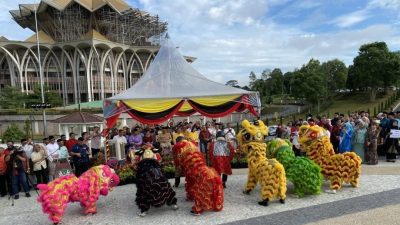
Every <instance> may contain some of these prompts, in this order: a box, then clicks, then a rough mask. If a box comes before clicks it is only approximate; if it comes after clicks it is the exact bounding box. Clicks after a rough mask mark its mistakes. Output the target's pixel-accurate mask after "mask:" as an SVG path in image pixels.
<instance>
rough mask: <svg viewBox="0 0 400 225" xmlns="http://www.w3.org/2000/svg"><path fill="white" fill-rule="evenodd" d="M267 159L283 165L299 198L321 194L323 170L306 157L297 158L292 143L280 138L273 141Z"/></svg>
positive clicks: (270, 143)
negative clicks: (274, 159) (269, 158)
mask: <svg viewBox="0 0 400 225" xmlns="http://www.w3.org/2000/svg"><path fill="white" fill-rule="evenodd" d="M267 157H271V158H276V159H277V160H278V161H279V162H280V163H282V165H283V167H285V172H286V178H287V179H288V180H290V181H291V182H292V183H293V184H294V193H295V194H296V195H297V196H299V197H304V195H305V194H319V193H321V186H322V175H321V168H320V167H319V166H318V165H317V164H316V163H315V162H313V161H312V160H310V159H308V158H306V157H296V156H295V154H294V152H293V150H292V146H291V144H290V142H288V141H287V140H283V139H280V138H277V139H274V140H272V141H271V142H269V143H268V145H267Z"/></svg>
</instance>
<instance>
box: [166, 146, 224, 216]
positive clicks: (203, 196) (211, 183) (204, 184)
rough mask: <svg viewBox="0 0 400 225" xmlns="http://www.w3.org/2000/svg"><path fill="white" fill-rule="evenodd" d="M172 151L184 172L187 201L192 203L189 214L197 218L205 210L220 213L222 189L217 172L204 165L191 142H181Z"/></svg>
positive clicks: (222, 202)
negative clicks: (176, 153) (175, 153)
mask: <svg viewBox="0 0 400 225" xmlns="http://www.w3.org/2000/svg"><path fill="white" fill-rule="evenodd" d="M174 149H175V151H176V152H178V155H177V158H178V160H179V165H180V166H181V167H182V169H183V171H184V172H185V178H186V186H185V187H186V193H187V199H188V200H193V201H194V205H193V207H192V210H191V211H190V212H191V214H192V215H196V216H198V215H200V214H201V213H202V212H203V211H206V210H214V211H221V210H222V208H223V206H224V188H223V186H222V180H221V177H220V176H219V174H218V173H217V171H216V170H215V169H214V168H211V167H208V166H207V165H206V162H205V159H204V156H203V155H202V153H201V152H199V151H198V148H197V146H196V145H194V144H193V143H192V142H189V141H181V142H179V143H177V144H176V145H175V146H174Z"/></svg>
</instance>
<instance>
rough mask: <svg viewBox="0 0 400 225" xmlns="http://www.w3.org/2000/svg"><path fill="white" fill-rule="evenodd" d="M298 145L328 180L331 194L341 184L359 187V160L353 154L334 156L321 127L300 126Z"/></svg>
mask: <svg viewBox="0 0 400 225" xmlns="http://www.w3.org/2000/svg"><path fill="white" fill-rule="evenodd" d="M299 143H300V144H301V146H302V147H303V148H304V149H305V150H306V152H307V156H308V157H309V158H310V159H311V160H313V161H314V162H316V163H317V164H318V165H319V166H320V167H321V172H322V175H323V176H324V177H325V178H327V179H329V180H330V182H331V189H332V193H336V191H337V190H339V189H340V188H341V186H342V183H343V182H345V183H350V184H351V185H352V186H353V187H357V186H358V185H359V182H360V175H361V158H360V157H359V156H358V155H357V154H355V153H354V152H346V153H343V154H335V152H334V150H333V147H332V144H331V142H330V140H329V137H328V136H326V134H325V132H324V130H323V128H322V127H319V126H317V125H313V126H310V125H303V126H301V127H300V130H299Z"/></svg>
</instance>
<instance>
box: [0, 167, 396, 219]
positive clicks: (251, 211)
mask: <svg viewBox="0 0 400 225" xmlns="http://www.w3.org/2000/svg"><path fill="white" fill-rule="evenodd" d="M246 174H247V169H237V170H234V175H233V176H231V177H229V180H228V187H227V189H225V190H226V191H225V205H224V210H223V211H222V212H206V213H204V214H203V215H201V216H198V217H194V216H191V215H190V214H189V211H190V208H191V205H192V203H191V202H188V201H185V191H184V188H183V186H180V187H179V188H177V189H176V192H177V197H178V204H179V207H180V208H179V209H178V210H177V211H174V210H172V209H170V208H168V207H167V206H165V207H162V208H159V209H154V208H152V209H151V210H150V211H149V213H148V215H147V216H146V217H144V218H141V217H139V216H137V212H138V209H137V206H136V205H135V193H136V186H135V185H134V184H131V185H125V186H121V187H117V188H116V189H115V190H114V191H113V192H112V193H111V194H110V195H109V196H107V197H101V198H100V200H99V201H98V213H97V214H95V215H90V216H84V215H83V214H81V208H80V206H79V204H78V203H73V204H70V205H69V206H68V208H67V212H66V214H65V216H64V218H63V224H74V225H89V224H102V225H111V224H139V225H140V224H143V225H144V224H146V225H148V224H160V225H161V224H171V225H172V224H174V225H179V224H182V225H183V224H193V225H195V224H232V225H235V224H241V225H244V224H400V221H399V220H400V219H399V218H398V216H397V215H398V213H396V212H399V209H400V198H399V196H400V162H396V163H386V162H383V161H380V164H379V165H377V166H369V165H365V166H363V173H362V177H361V186H360V187H359V188H352V187H350V186H348V185H344V186H343V188H342V189H341V190H340V191H339V192H338V193H337V194H336V195H334V194H328V193H321V194H320V195H318V196H307V197H305V198H300V199H299V198H296V197H295V196H293V195H291V193H292V190H293V186H292V185H291V184H290V183H289V186H288V193H287V194H288V197H287V200H286V204H284V205H282V204H280V203H279V202H278V201H273V202H271V204H270V205H269V206H268V207H262V206H259V205H258V204H257V201H259V200H260V190H259V188H257V189H256V190H255V191H254V192H253V193H252V194H251V195H250V196H247V195H243V194H242V187H243V186H244V184H245V182H246ZM170 181H171V182H172V180H170ZM328 188H329V183H328V182H324V185H323V190H327V189H328ZM32 195H33V196H34V197H32V198H25V197H23V196H22V197H21V198H20V199H19V200H16V201H15V206H13V207H12V206H11V201H9V200H8V199H7V198H1V199H0V224H2V225H7V224H18V225H25V224H26V225H28V224H29V225H36V224H38V225H39V224H40V225H42V224H51V222H50V221H49V220H48V219H47V216H46V215H45V214H43V213H42V212H41V206H40V205H39V204H38V203H37V202H36V193H32Z"/></svg>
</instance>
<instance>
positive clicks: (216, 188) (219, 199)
mask: <svg viewBox="0 0 400 225" xmlns="http://www.w3.org/2000/svg"><path fill="white" fill-rule="evenodd" d="M212 183H213V185H212V186H213V192H212V199H213V209H214V210H215V211H221V210H222V208H223V207H224V187H223V185H222V180H221V177H220V176H214V177H213V179H212Z"/></svg>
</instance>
